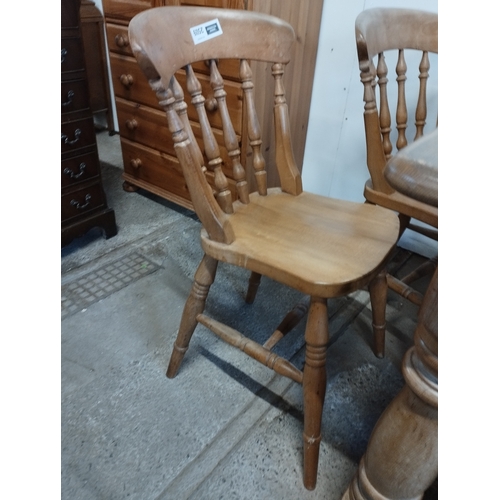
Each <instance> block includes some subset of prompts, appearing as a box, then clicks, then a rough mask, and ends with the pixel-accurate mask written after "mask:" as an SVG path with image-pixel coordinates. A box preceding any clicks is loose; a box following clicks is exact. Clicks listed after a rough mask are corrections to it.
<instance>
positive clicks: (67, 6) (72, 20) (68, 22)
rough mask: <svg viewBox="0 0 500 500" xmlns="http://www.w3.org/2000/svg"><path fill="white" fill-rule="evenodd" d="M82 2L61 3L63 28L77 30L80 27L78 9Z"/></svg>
mask: <svg viewBox="0 0 500 500" xmlns="http://www.w3.org/2000/svg"><path fill="white" fill-rule="evenodd" d="M79 7H80V2H61V27H62V28H76V27H77V26H78V9H79Z"/></svg>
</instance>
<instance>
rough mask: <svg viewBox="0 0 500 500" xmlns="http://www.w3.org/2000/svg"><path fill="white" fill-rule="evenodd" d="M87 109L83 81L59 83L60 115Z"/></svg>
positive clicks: (85, 88)
mask: <svg viewBox="0 0 500 500" xmlns="http://www.w3.org/2000/svg"><path fill="white" fill-rule="evenodd" d="M88 107H89V104H88V100H87V87H86V85H85V80H71V81H68V82H61V113H71V112H73V111H78V110H81V109H87V108H88Z"/></svg>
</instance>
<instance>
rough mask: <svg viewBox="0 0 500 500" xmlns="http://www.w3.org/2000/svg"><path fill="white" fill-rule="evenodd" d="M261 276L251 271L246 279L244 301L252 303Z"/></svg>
mask: <svg viewBox="0 0 500 500" xmlns="http://www.w3.org/2000/svg"><path fill="white" fill-rule="evenodd" d="M261 278H262V275H261V274H259V273H254V272H253V271H252V273H251V274H250V278H249V280H248V290H247V296H246V297H245V302H246V303H247V304H253V301H254V300H255V295H257V290H258V288H259V285H260V279H261Z"/></svg>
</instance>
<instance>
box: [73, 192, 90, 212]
mask: <svg viewBox="0 0 500 500" xmlns="http://www.w3.org/2000/svg"><path fill="white" fill-rule="evenodd" d="M91 198H92V196H90V194H87V195H85V201H86V203H85V204H84V205H80V202H78V201H76V200H71V201H70V202H69V203H70V205H71V206H73V207H76V209H77V210H83V209H84V208H87V207H88V206H89V204H90V199H91Z"/></svg>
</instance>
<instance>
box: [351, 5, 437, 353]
mask: <svg viewBox="0 0 500 500" xmlns="http://www.w3.org/2000/svg"><path fill="white" fill-rule="evenodd" d="M355 29H356V45H357V50H358V60H359V69H360V72H361V82H362V84H363V87H364V96H363V100H364V101H365V107H364V123H365V137H366V162H367V166H368V170H369V173H370V179H369V180H368V181H367V182H366V184H365V189H364V196H365V199H366V201H367V202H368V203H372V204H375V205H379V206H382V207H386V208H389V209H391V210H394V211H396V212H397V213H398V214H399V217H400V221H401V234H402V233H403V232H404V230H405V229H407V228H408V229H412V230H414V231H417V232H419V233H420V234H423V235H425V236H427V237H429V238H432V239H434V240H437V227H438V209H437V207H434V206H431V205H427V204H425V203H421V202H418V201H415V200H413V199H411V198H409V197H407V196H405V195H403V194H401V193H399V192H397V191H395V190H394V189H393V188H392V187H391V186H389V184H388V183H387V181H386V180H385V178H384V168H385V165H386V163H387V161H388V160H389V159H390V158H391V155H392V152H393V142H395V146H396V148H397V150H400V149H401V148H404V147H405V146H406V145H407V144H408V142H409V141H411V140H412V138H409V137H408V134H407V128H408V125H409V123H408V120H409V116H408V106H409V102H410V99H408V98H407V95H406V94H407V93H408V92H407V91H408V82H407V70H408V68H407V59H409V57H408V53H409V52H412V51H414V50H416V51H419V53H421V55H420V56H419V57H418V60H419V67H418V72H419V73H418V79H419V84H418V95H415V96H413V97H415V100H414V105H415V114H414V120H415V135H414V137H413V140H415V139H417V138H418V137H421V136H422V135H423V134H424V127H425V125H426V120H427V104H428V95H427V94H428V92H427V86H428V79H429V69H430V64H429V53H435V54H437V51H438V15H437V14H434V13H430V12H424V11H419V10H410V9H396V8H375V9H367V10H365V11H363V12H362V13H361V14H359V15H358V17H357V18H356V23H355ZM391 51H392V52H395V53H396V54H395V57H394V59H395V60H396V61H397V62H396V68H395V72H394V75H395V80H396V82H395V86H396V87H397V89H396V88H395V90H397V92H394V93H395V94H396V95H397V97H396V98H395V101H396V102H394V103H392V102H389V101H390V99H389V97H390V92H388V86H389V87H390V85H389V78H388V76H387V75H388V67H387V63H386V56H387V55H388V53H390V52H391ZM405 53H406V54H407V57H406V58H405ZM412 55H413V54H412ZM388 57H389V56H388ZM377 87H378V104H377V95H376V89H377ZM390 104H393V111H395V113H394V115H395V116H394V115H393V116H392V122H394V121H395V123H396V131H395V133H394V136H395V137H391V106H390ZM394 118H395V120H394ZM436 126H437V120H436ZM434 128H435V127H434V126H433V127H432V128H431V130H434ZM394 139H395V141H394ZM411 219H415V220H418V221H421V222H424V223H425V224H427V225H428V226H431V228H429V227H425V226H422V225H417V224H414V223H412V221H411ZM432 228H435V229H432ZM436 266H437V258H434V259H431V260H429V261H427V262H426V263H424V264H423V265H422V266H421V268H420V269H417V270H415V271H414V272H413V273H411V274H410V275H408V276H406V277H404V278H403V279H401V280H399V279H397V278H395V277H394V276H392V275H390V274H388V275H387V281H388V286H389V288H390V289H392V290H394V291H396V292H397V293H399V294H400V295H402V296H403V297H406V298H407V299H409V300H410V301H412V302H413V303H415V304H417V305H419V306H420V304H421V303H422V294H420V293H419V292H417V291H416V290H415V289H413V288H412V287H411V286H410V284H411V283H412V282H413V281H414V280H416V279H418V278H419V277H421V276H423V275H425V274H427V273H432V272H434V270H435V268H436ZM377 345H379V346H382V350H381V351H379V352H378V353H376V354H377V355H378V356H383V354H384V351H383V346H384V341H383V339H379V342H377Z"/></svg>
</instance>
